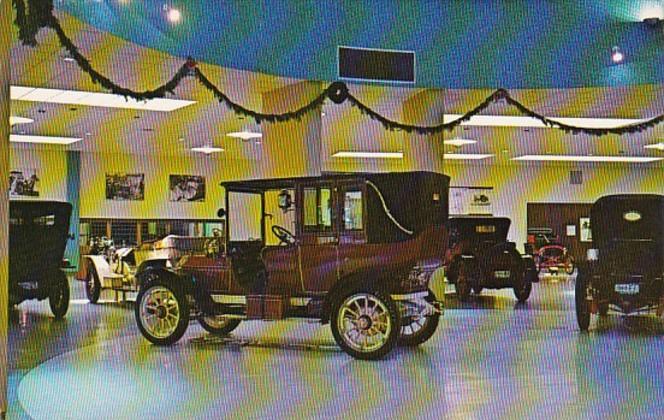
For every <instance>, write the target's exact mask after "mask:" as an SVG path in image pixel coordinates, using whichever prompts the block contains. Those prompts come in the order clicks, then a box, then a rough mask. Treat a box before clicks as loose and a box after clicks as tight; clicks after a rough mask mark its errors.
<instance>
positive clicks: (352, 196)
mask: <svg viewBox="0 0 664 420" xmlns="http://www.w3.org/2000/svg"><path fill="white" fill-rule="evenodd" d="M362 228H363V227H362V191H346V193H345V194H344V229H345V230H362Z"/></svg>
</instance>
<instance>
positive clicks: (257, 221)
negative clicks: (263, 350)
mask: <svg viewBox="0 0 664 420" xmlns="http://www.w3.org/2000/svg"><path fill="white" fill-rule="evenodd" d="M222 186H223V187H224V189H225V192H226V193H225V197H226V206H225V209H221V210H220V212H219V215H220V216H225V217H226V223H225V229H226V232H225V233H226V234H225V235H224V243H223V244H222V246H220V248H219V250H218V252H217V253H216V254H215V255H205V254H202V253H195V252H194V253H190V254H188V255H184V256H182V257H181V258H180V259H179V260H178V261H177V263H176V264H175V266H174V267H173V268H168V267H155V268H151V269H148V270H146V271H145V272H143V273H141V274H140V275H139V276H138V279H139V282H140V291H139V294H138V298H137V304H136V307H135V315H136V321H137V324H138V328H139V329H140V331H141V333H142V334H143V335H144V336H145V337H146V338H147V339H148V340H149V341H151V342H152V343H155V344H162V345H168V344H172V343H174V342H176V341H177V340H179V339H180V338H181V337H182V335H183V334H184V332H185V330H186V329H187V326H188V324H189V320H190V317H194V318H196V319H197V320H198V321H199V323H200V324H201V325H202V326H203V328H205V329H206V330H207V331H209V332H211V333H213V334H227V333H229V332H231V331H232V330H233V329H234V328H236V327H237V326H238V324H239V323H240V322H241V320H243V319H265V320H277V319H283V318H287V317H299V318H314V319H319V320H320V321H321V322H323V323H328V322H329V323H330V326H331V329H332V333H333V336H334V338H335V340H336V342H337V343H338V344H339V346H340V347H341V348H342V349H343V350H344V351H346V352H347V353H348V354H350V355H352V356H353V357H356V358H360V359H377V358H380V357H383V356H385V355H386V354H387V353H389V352H390V350H392V348H393V347H394V346H395V345H396V344H397V343H398V342H399V343H401V344H403V345H418V344H421V343H423V342H425V341H426V340H428V339H429V338H430V337H431V336H432V335H433V334H434V332H435V330H436V328H437V326H438V321H439V316H440V315H441V313H442V310H443V305H442V303H441V302H439V301H438V299H437V297H436V296H434V294H433V292H432V291H431V290H430V289H429V281H430V278H431V276H432V274H433V272H434V271H435V270H437V269H439V268H440V267H442V262H443V258H444V252H445V248H446V244H447V235H446V229H445V226H444V224H445V222H446V220H447V216H448V186H449V178H448V177H447V176H445V175H441V174H436V173H429V172H406V173H386V174H353V175H324V176H321V177H308V178H289V179H268V180H253V181H244V182H227V183H223V184H222Z"/></svg>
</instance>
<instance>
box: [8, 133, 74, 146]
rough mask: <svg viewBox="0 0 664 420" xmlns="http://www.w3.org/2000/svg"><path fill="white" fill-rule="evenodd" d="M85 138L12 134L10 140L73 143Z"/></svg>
mask: <svg viewBox="0 0 664 420" xmlns="http://www.w3.org/2000/svg"><path fill="white" fill-rule="evenodd" d="M81 140H83V139H80V138H75V137H51V136H27V135H26V136H24V135H19V134H10V135H9V141H10V142H13V143H43V144H72V143H76V142H77V141H81Z"/></svg>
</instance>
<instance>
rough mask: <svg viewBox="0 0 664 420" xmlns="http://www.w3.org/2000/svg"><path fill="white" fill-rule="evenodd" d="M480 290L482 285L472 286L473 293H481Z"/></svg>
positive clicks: (482, 288)
mask: <svg viewBox="0 0 664 420" xmlns="http://www.w3.org/2000/svg"><path fill="white" fill-rule="evenodd" d="M482 290H484V287H482V286H473V293H475V294H476V295H479V294H480V293H482Z"/></svg>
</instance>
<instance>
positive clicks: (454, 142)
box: [443, 139, 477, 147]
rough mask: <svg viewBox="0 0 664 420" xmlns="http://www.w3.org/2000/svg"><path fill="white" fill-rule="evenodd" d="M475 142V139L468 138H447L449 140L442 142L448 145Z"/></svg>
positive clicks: (464, 144)
mask: <svg viewBox="0 0 664 420" xmlns="http://www.w3.org/2000/svg"><path fill="white" fill-rule="evenodd" d="M475 143H477V140H470V139H449V140H444V141H443V144H447V145H449V146H457V147H461V146H467V145H469V144H475Z"/></svg>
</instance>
